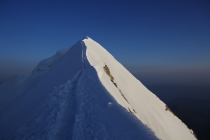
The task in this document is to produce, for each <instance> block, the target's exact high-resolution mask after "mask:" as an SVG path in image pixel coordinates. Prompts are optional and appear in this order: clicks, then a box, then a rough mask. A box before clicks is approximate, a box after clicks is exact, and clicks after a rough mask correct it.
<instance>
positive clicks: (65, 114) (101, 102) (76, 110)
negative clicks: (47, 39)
mask: <svg viewBox="0 0 210 140" xmlns="http://www.w3.org/2000/svg"><path fill="white" fill-rule="evenodd" d="M13 81H20V84H19V85H18V88H14V89H16V91H14V90H11V91H9V92H7V91H8V90H6V87H8V88H9V86H11V85H10V84H9V83H12V82H8V84H6V85H5V86H4V87H3V88H1V87H0V97H2V98H5V99H7V101H9V102H7V101H5V102H2V101H1V100H0V103H1V104H2V105H3V107H4V108H3V107H0V109H1V108H2V109H1V110H2V111H1V112H0V139H1V140H4V139H5V140H11V139H15V140H28V139H30V140H33V139H38V140H41V139H43V140H46V139H50V140H51V139H53V140H54V139H56V140H66V139H68V140H157V139H158V138H159V139H163V140H191V139H192V140H193V139H195V138H194V136H193V135H192V134H191V133H190V130H189V129H188V128H187V127H186V126H185V125H184V124H183V123H182V122H181V121H180V120H179V119H178V118H177V117H175V116H174V115H173V114H172V113H170V112H169V111H166V110H165V104H164V103H162V102H161V101H160V100H159V99H158V98H157V97H156V96H155V95H154V94H153V93H151V92H150V91H148V90H147V89H146V88H145V87H144V86H143V85H142V84H141V83H140V82H139V81H138V80H137V79H135V78H134V77H133V76H132V75H131V74H130V73H129V72H128V71H127V70H126V69H125V68H124V67H123V66H122V65H121V64H120V63H119V62H117V61H116V60H115V59H114V58H113V56H111V55H110V54H109V53H108V52H107V51H106V50H105V49H104V48H103V47H101V46H100V45H99V44H98V43H96V42H95V41H93V40H92V39H90V38H89V37H86V38H84V39H83V40H81V41H79V42H77V43H76V44H75V45H73V46H72V47H71V48H67V49H64V50H62V51H58V52H57V54H56V55H54V56H52V57H50V58H48V59H45V60H43V61H41V62H40V63H39V64H38V66H37V67H36V68H35V70H34V71H33V72H32V73H31V74H30V75H27V76H23V78H20V77H19V80H18V79H16V80H13ZM16 83H18V82H16ZM7 85H8V86H7ZM1 89H2V90H1ZM6 93H7V95H5V94H6ZM10 95H12V96H11V98H9V97H10ZM11 101H13V102H11ZM157 137H158V138H157Z"/></svg>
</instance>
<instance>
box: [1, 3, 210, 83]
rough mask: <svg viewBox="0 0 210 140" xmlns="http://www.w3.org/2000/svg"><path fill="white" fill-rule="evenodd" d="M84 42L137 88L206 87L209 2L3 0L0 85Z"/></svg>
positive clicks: (209, 77)
mask: <svg viewBox="0 0 210 140" xmlns="http://www.w3.org/2000/svg"><path fill="white" fill-rule="evenodd" d="M86 35H88V36H90V37H91V38H92V39H94V40H95V41H97V42H98V43H100V44H101V45H102V46H103V47H105V48H106V49H107V50H108V51H109V52H110V53H111V54H112V55H113V56H114V57H115V58H116V59H117V60H118V61H120V62H121V63H122V64H123V65H125V66H126V67H127V68H128V69H129V70H130V71H131V72H132V73H133V74H134V75H135V76H137V77H138V78H139V79H140V80H141V81H143V83H146V84H187V85H189V84H191V85H210V2H209V0H172V1H169V0H113V1H111V0H107V1H104V0H103V1H99V0H89V1H86V0H83V1H81V0H77V1H70V0H69V1H64V0H63V1H59V0H34V1H32V0H18V1H17V0H1V1H0V79H1V80H0V81H3V80H5V79H7V78H8V77H11V76H12V75H15V74H17V73H21V72H25V71H30V70H32V69H33V68H34V67H35V66H36V65H37V63H38V62H39V61H40V60H42V59H44V58H46V57H49V56H51V55H53V54H54V53H55V52H56V51H57V50H59V49H62V48H66V47H68V46H71V45H73V44H74V43H75V42H77V41H78V40H79V39H81V38H83V37H84V36H86Z"/></svg>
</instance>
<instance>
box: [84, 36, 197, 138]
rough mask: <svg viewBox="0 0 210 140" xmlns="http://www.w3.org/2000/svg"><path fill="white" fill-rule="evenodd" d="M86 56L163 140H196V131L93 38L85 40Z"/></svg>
mask: <svg viewBox="0 0 210 140" xmlns="http://www.w3.org/2000/svg"><path fill="white" fill-rule="evenodd" d="M83 42H84V44H85V46H86V47H87V50H86V55H87V59H88V61H89V63H90V64H91V66H93V67H94V68H95V69H96V71H97V73H98V77H99V78H100V81H101V83H102V84H103V85H104V87H105V88H106V89H107V90H108V91H109V93H110V94H111V95H112V96H113V97H114V98H115V99H116V100H117V102H118V103H119V104H120V105H122V106H123V107H125V108H126V109H127V110H128V111H129V112H131V113H132V114H134V115H135V116H136V117H138V118H139V119H140V120H141V121H142V122H143V123H144V124H146V125H147V126H148V127H149V128H151V129H152V130H153V131H154V133H155V135H156V136H157V137H158V138H160V139H163V140H194V139H196V138H195V137H194V135H193V134H192V131H191V130H189V129H188V128H187V126H186V125H185V124H184V123H183V122H182V121H181V120H179V119H178V118H177V117H176V116H174V114H173V113H171V112H170V110H169V109H168V108H167V106H166V105H165V104H164V103H163V102H162V101H161V100H160V99H159V98H158V97H156V96H155V95H154V94H153V93H152V92H150V91H149V90H148V89H147V88H146V87H145V86H144V85H143V84H142V83H141V82H140V81H138V80H137V79H136V78H135V77H134V76H133V75H132V74H131V73H130V72H129V71H128V70H126V69H125V68H124V67H123V66H122V65H121V64H120V63H119V62H118V61H117V60H116V59H115V58H114V57H113V56H112V55H111V54H110V53H108V52H107V51H106V50H105V49H104V48H103V47H102V46H101V45H100V44H98V43H97V42H95V41H94V40H92V39H91V38H89V37H86V38H85V39H84V40H83Z"/></svg>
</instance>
